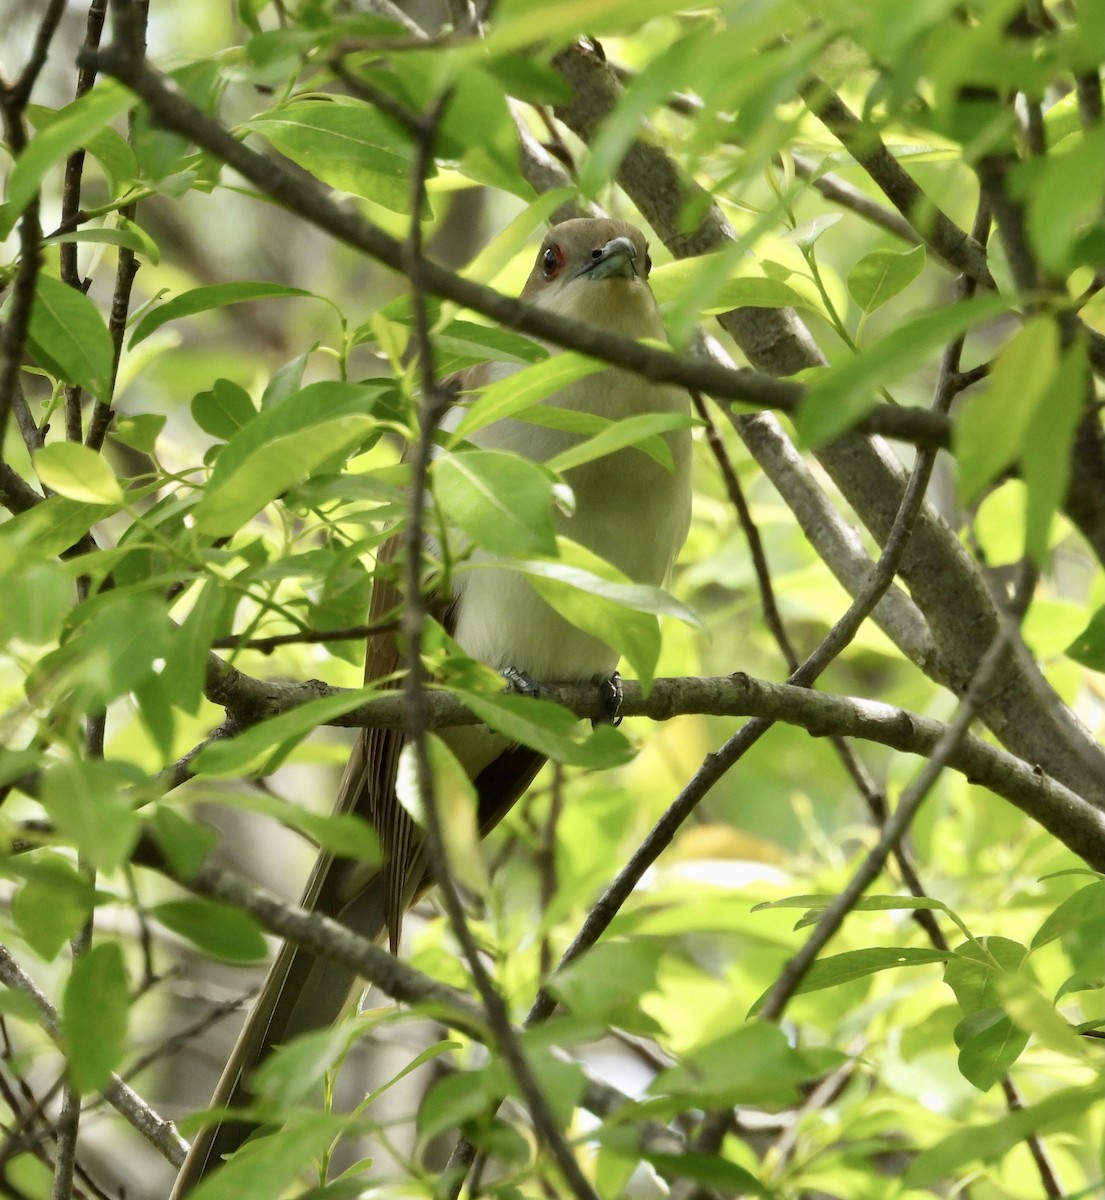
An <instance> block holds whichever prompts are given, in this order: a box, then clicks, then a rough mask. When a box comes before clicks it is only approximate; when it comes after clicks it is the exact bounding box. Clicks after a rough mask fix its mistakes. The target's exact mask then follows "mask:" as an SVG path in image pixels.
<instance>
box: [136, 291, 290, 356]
mask: <svg viewBox="0 0 1105 1200" xmlns="http://www.w3.org/2000/svg"><path fill="white" fill-rule="evenodd" d="M313 295H314V293H313V292H308V291H304V289H303V288H296V287H288V286H286V285H285V284H282V283H251V282H246V281H242V282H239V283H213V284H209V285H208V286H206V287H198V288H192V290H191V291H188V292H182V293H181V294H180V295H179V296H174V297H173V298H172V300H167V301H166V302H165V303H164V304H162V305H160V306H158V307H157V308H152V309H150V311H149V312H147V313H146V315H145V316H144V317H143V318H142V319H141V320H140V321H139V322H138V325H137V326H136V327H135V330H134V332H133V333H132V334H131V337H130V346H131V348H132V349H133V348H134V347H135V346H137V345H138V343H139V342H142V341H145V339H146V338H148V337H149V336H150V334H151V333H153V331H154V330H155V329H160V328H161V326H162V325H165V324H167V323H168V322H169V321H175V320H177V319H178V318H180V317H193V316H195V315H196V313H201V312H210V311H211V310H212V309H214V308H225V307H226V306H227V305H228V304H241V303H242V302H243V301H245V300H268V299H272V298H273V297H279V296H313Z"/></svg>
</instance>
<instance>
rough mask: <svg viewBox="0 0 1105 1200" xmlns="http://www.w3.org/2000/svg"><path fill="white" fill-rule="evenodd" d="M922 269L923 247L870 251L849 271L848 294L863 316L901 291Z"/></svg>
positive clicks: (923, 263)
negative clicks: (863, 313)
mask: <svg viewBox="0 0 1105 1200" xmlns="http://www.w3.org/2000/svg"><path fill="white" fill-rule="evenodd" d="M924 269H925V248H924V246H914V248H913V249H912V250H903V251H897V250H872V251H871V253H870V254H865V255H864V256H863V258H861V259H860V260H859V262H858V263H856V265H855V266H854V267H853V268H852V269H851V271H849V272H848V291H849V293H850V295H851V297H852V299H853V300H854V301H855V302H856V303H857V304H858V305H859V306H860V308H861V309H862V310H863V311H864V312H865V313H871V312H874V311H875V309H877V308H881V307H882V306H883V305H884V304H885V303H886V302H887V301H888V300H892V299H893V298H894V297H895V296H896V295H897V294H898V293H899V292H902V291H904V290H905V289H906V288H907V287H909V285H910V284H911V283H912V282H913V281H914V280H915V279H916V278H917V276H918V275H920V274H921V272H922V271H923V270H924Z"/></svg>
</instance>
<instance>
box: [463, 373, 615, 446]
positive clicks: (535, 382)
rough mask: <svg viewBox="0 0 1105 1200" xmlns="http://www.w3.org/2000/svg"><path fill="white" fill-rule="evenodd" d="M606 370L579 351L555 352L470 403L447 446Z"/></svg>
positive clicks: (502, 381)
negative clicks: (569, 352)
mask: <svg viewBox="0 0 1105 1200" xmlns="http://www.w3.org/2000/svg"><path fill="white" fill-rule="evenodd" d="M604 369H605V365H604V364H603V363H598V362H595V360H594V359H590V358H584V357H583V356H582V355H580V354H554V355H552V356H551V357H550V358H547V359H545V361H544V362H539V363H535V364H534V365H533V366H532V367H526V368H525V369H524V370H521V371H515V372H512V373H511V374H509V375H507V376H506V377H505V378H504V379H499V380H497V381H496V382H495V383H493V384H491V385H490V386H489V387H486V388H484V389H483V390H482V391H481V392H480V395H479V397H478V398H477V399H476V400H475V401H473V402H472V403H471V404H470V406H469V408H468V411H467V413H465V415H464V417H463V418H462V420H461V422H460V424H459V425H458V426H457V428H456V430H455V431H454V433H453V435H452V437H451V438H450V439H449V442H448V445H449V447H450V448H454V447H456V446H457V445H458V444H459V443H460V442H462V441H464V440H466V439H467V438H470V437H471V436H472V435H473V434H474V433H476V432H477V431H478V430H480V429H483V428H484V427H485V426H487V425H490V424H492V423H493V422H494V421H502V420H504V419H505V418H506V417H514V416H517V415H518V414H519V413H521V412H524V410H525V409H527V408H530V407H531V406H532V405H534V404H537V403H538V401H540V400H544V399H545V397H546V396H551V395H552V394H553V392H558V391H560V390H561V389H562V388H565V387H567V386H568V385H569V384H571V383H575V382H576V380H577V379H584V378H586V377H587V376H588V375H594V374H595V372H596V371H602V370H604Z"/></svg>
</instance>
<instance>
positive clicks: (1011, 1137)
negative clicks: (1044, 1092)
mask: <svg viewBox="0 0 1105 1200" xmlns="http://www.w3.org/2000/svg"><path fill="white" fill-rule="evenodd" d="M1100 1102H1101V1092H1100V1090H1099V1089H1098V1088H1097V1087H1096V1086H1093V1087H1083V1088H1066V1089H1065V1090H1063V1091H1061V1092H1055V1093H1053V1094H1052V1095H1050V1096H1047V1097H1045V1099H1043V1100H1041V1101H1040V1102H1039V1103H1037V1104H1032V1105H1029V1106H1028V1107H1027V1108H1021V1109H1017V1110H1015V1111H1014V1112H1011V1113H1009V1114H1008V1115H1007V1116H1004V1117H1001V1118H1000V1119H999V1120H997V1121H993V1122H991V1123H990V1124H989V1125H971V1126H968V1127H967V1128H966V1129H959V1130H956V1132H955V1133H953V1134H950V1135H949V1136H948V1137H946V1138H943V1139H942V1140H941V1141H939V1142H937V1143H936V1145H934V1146H930V1147H929V1148H928V1149H927V1150H922V1151H921V1153H920V1154H919V1155H918V1156H917V1157H916V1158H915V1159H914V1160H913V1162H911V1163H910V1164H909V1166H908V1167H907V1168H906V1172H905V1182H906V1183H907V1185H909V1186H910V1187H931V1186H933V1185H935V1184H938V1183H940V1181H941V1180H948V1181H950V1182H956V1181H958V1180H959V1179H960V1178H961V1177H962V1171H963V1168H964V1167H967V1166H969V1165H970V1164H971V1163H975V1162H980V1161H981V1162H991V1161H994V1160H996V1159H999V1158H1001V1157H1002V1156H1003V1155H1005V1154H1006V1153H1008V1152H1009V1151H1010V1150H1012V1149H1013V1147H1014V1146H1016V1145H1017V1144H1018V1143H1019V1142H1023V1141H1024V1139H1025V1138H1026V1137H1027V1136H1028V1135H1029V1134H1030V1133H1038V1132H1039V1133H1042V1132H1044V1131H1046V1130H1047V1129H1049V1128H1050V1127H1052V1126H1054V1125H1058V1124H1060V1123H1061V1122H1064V1121H1070V1120H1072V1119H1074V1118H1081V1117H1082V1116H1083V1115H1084V1114H1085V1113H1086V1111H1087V1110H1088V1109H1089V1108H1091V1107H1093V1106H1095V1105H1097V1104H1100Z"/></svg>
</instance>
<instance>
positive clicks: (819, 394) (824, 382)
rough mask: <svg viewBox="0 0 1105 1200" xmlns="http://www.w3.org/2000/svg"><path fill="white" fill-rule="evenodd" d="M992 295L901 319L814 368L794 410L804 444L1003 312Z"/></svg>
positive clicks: (843, 424) (851, 418)
mask: <svg viewBox="0 0 1105 1200" xmlns="http://www.w3.org/2000/svg"><path fill="white" fill-rule="evenodd" d="M1005 308H1006V305H1005V303H1004V302H1003V301H1002V300H1001V299H1000V298H998V297H996V296H978V297H975V298H974V299H971V300H967V301H964V303H962V304H956V305H954V306H952V307H950V308H943V309H940V310H938V311H937V312H930V313H926V314H925V315H924V316H921V317H917V318H915V319H914V320H912V321H907V322H906V323H905V324H904V325H901V326H899V327H898V328H897V329H895V330H894V331H893V332H892V333H889V334H887V335H886V337H884V338H882V339H880V340H879V341H877V342H875V343H873V344H872V345H870V346H868V347H866V348H865V349H864V350H863V351H862V352H861V353H860V354H859V355H857V356H856V357H855V358H852V359H849V360H848V361H847V362H845V363H843V364H841V365H840V366H839V367H832V368H831V369H829V370H827V371H823V372H820V373H819V374H818V375H817V376H816V378H814V379H813V380H812V382H811V383H810V385H809V390H808V391H807V393H806V397H805V399H804V400H803V402H802V406H801V409H800V410H799V413H798V420H797V426H798V432H799V435H800V437H801V439H802V442H803V444H804V445H806V446H816V445H819V444H820V443H821V442H824V441H828V440H829V439H830V438H833V437H835V436H836V435H837V434H840V433H843V432H844V430H846V429H848V428H850V427H851V426H852V425H854V424H855V423H856V422H857V421H859V420H860V418H861V417H863V416H864V415H866V413H868V412H869V411H870V410H871V408H872V407H873V406H874V405H875V403H876V401H877V400H878V389H879V388H880V387H885V386H887V385H889V384H892V383H894V382H895V381H896V380H898V379H901V378H903V377H904V376H906V375H908V374H910V373H911V372H912V371H915V370H917V368H918V367H920V366H922V365H923V364H924V363H925V362H927V361H928V359H929V357H930V356H931V354H932V353H933V351H934V350H936V349H937V348H938V347H940V346H942V345H944V343H946V342H947V341H949V340H950V339H951V338H954V337H957V336H958V335H959V334H961V333H963V332H965V331H966V330H968V329H971V328H973V327H974V326H975V325H979V324H981V323H982V322H983V321H988V320H990V319H991V318H992V317H996V316H998V315H999V314H1000V313H1002V312H1004V311H1005Z"/></svg>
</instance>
